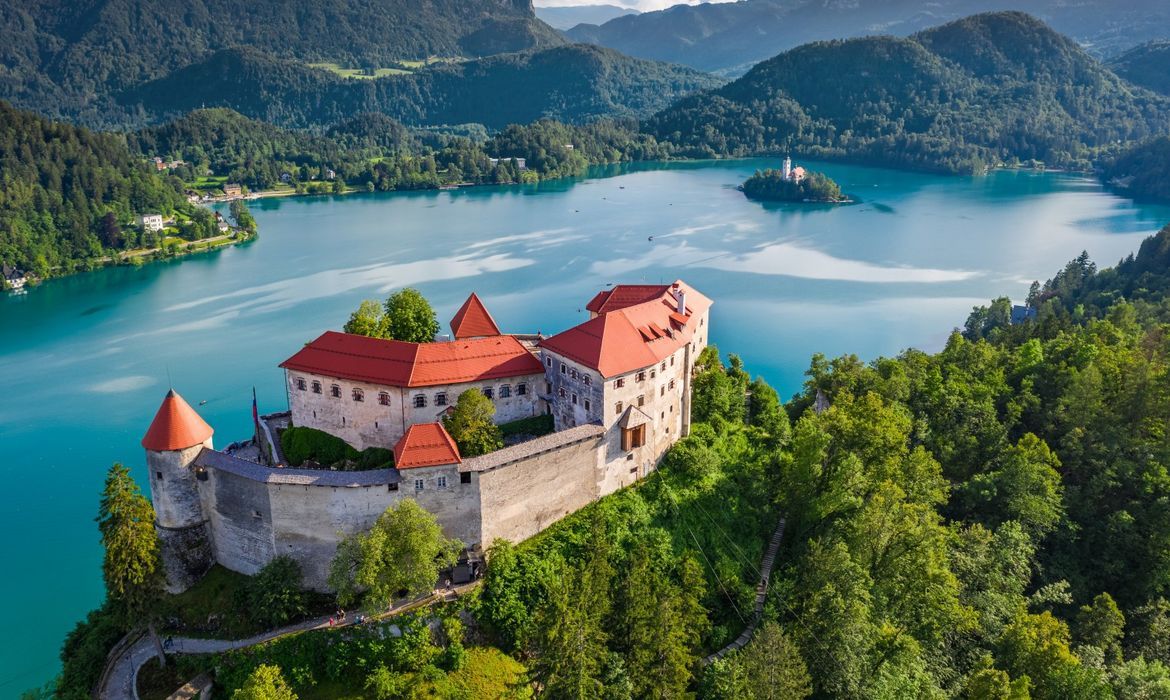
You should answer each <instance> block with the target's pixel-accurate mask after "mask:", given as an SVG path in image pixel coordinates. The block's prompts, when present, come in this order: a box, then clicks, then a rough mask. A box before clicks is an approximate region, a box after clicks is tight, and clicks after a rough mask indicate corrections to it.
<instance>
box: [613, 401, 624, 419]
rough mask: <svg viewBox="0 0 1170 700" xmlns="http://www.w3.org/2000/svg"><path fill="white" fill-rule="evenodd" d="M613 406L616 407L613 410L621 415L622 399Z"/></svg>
mask: <svg viewBox="0 0 1170 700" xmlns="http://www.w3.org/2000/svg"><path fill="white" fill-rule="evenodd" d="M613 408H614V411H613V412H614V413H616V414H618V415H619V416H620V415H621V414H622V402H621V401H618V402H617V404H616V405H614V407H613Z"/></svg>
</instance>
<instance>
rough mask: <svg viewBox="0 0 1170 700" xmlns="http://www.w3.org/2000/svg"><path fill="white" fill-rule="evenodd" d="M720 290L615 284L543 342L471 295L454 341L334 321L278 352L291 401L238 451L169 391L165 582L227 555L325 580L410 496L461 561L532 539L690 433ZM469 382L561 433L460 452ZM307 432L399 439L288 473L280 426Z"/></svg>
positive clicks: (162, 513)
mask: <svg viewBox="0 0 1170 700" xmlns="http://www.w3.org/2000/svg"><path fill="white" fill-rule="evenodd" d="M710 307H711V300H710V299H708V298H706V297H705V296H703V295H702V294H700V293H699V292H698V291H696V290H695V289H693V288H692V287H690V286H688V285H686V284H685V283H683V282H682V281H681V280H680V281H677V282H674V283H673V284H668V285H618V286H615V287H613V288H612V289H609V290H606V291H602V292H600V293H598V294H597V295H596V296H594V298H593V299H592V300H591V301H590V302H589V303H588V304H587V306H586V308H587V309H588V311H589V314H590V318H589V319H588V320H586V321H584V322H582V323H580V324H578V325H577V326H574V327H572V328H569V329H568V330H565V331H563V332H561V333H558V334H556V335H553V336H551V337H548V338H541V337H540V336H539V335H536V336H517V335H509V334H504V333H502V332H501V331H500V328H499V326H498V325H497V324H496V322H495V320H494V319H493V318H492V317H491V314H490V313H488V311H487V308H486V307H485V305H484V304H483V302H482V301H481V300H480V299H479V297H478V296H476V295H475V294H472V295H471V296H469V297H468V299H467V301H466V302H464V304H463V305H462V306H461V307H460V309H459V310H458V312H457V313H456V314H455V316H454V318H452V320H451V323H450V326H451V338H450V339H449V340H439V341H435V342H429V343H406V342H401V341H394V340H382V339H377V338H367V337H363V336H356V335H349V334H345V333H335V332H326V333H325V334H323V335H322V336H320V337H319V338H317V339H316V340H314V341H313V342H311V343H309V344H308V345H306V346H305V347H304V348H302V349H301V350H300V351H298V352H297V353H295V354H294V355H293V356H292V357H290V358H289V359H288V360H286V361H284V362H283V363H281V367H283V368H284V370H285V373H286V380H287V392H288V399H289V408H290V411H289V412H288V413H287V414H277V415H273V416H264V417H262V418H261V420H259V421H258V423H257V434H256V436H255V438H254V439H253V440H250V441H247V442H244V443H234V444H233V445H231V446H229V447H228V448H227V449H225V450H216V449H214V447H213V444H212V429H211V428H210V426H208V425H207V424H206V423H205V422H204V421H203V420H202V419H201V418H200V417H199V416H198V414H197V413H196V412H195V411H194V409H192V408H191V407H190V405H188V404H187V403H186V402H185V401H183V399H182V398H181V397H180V396H179V395H178V394H177V393H175V392H174V391H173V390H172V391H171V392H169V393H168V394H167V396H166V398H165V399H164V400H163V404H162V406H161V407H160V408H159V411H158V413H157V414H156V416H155V419H154V421H153V422H152V424H151V426H150V429H149V430H148V431H147V433H146V436H145V437H144V438H143V441H142V445H143V447H144V448H145V449H146V458H147V465H148V467H149V469H150V488H151V495H152V500H153V501H154V503H155V511H156V515H157V523H156V525H157V529H158V532H159V536H160V538H161V541H162V550H163V560H164V564H165V567H166V573H167V582H168V588H169V589H170V590H172V591H181V590H183V589H185V588H186V587H188V586H190V585H191V584H192V583H194V581H196V580H198V578H199V577H200V576H201V575H202V574H203V573H204V572H205V571H207V569H209V568H210V567H211V565H212V564H214V563H219V564H221V565H223V566H225V567H227V568H228V569H231V570H233V571H238V572H241V573H245V574H254V573H256V572H257V571H259V570H260V569H261V568H263V566H264V565H265V564H267V563H268V562H269V561H271V560H272V559H273V558H274V557H276V556H279V555H289V556H291V557H293V558H294V559H295V560H296V561H297V562H298V563H299V564H300V566H301V568H302V570H303V572H304V575H305V582H306V584H307V585H309V586H310V587H312V588H315V589H318V590H327V589H328V582H327V580H328V571H329V566H330V563H331V562H332V559H333V557H334V556H335V554H336V550H337V545H338V543H339V542H340V541H341V540H342V538H344V537H346V536H349V535H352V534H354V533H357V532H362V531H365V530H367V529H369V527H370V526H371V525H372V524H373V522H374V521H375V520H376V519H377V517H378V516H379V515H380V514H381V513H383V512H384V511H385V510H386V509H387V508H388V507H390V506H393V505H394V504H396V503H399V502H400V501H401V500H402V499H404V498H411V499H413V500H415V501H416V502H417V503H418V504H419V505H420V506H422V507H423V508H424V509H426V510H427V511H429V512H430V513H432V514H433V515H434V517H435V519H436V521H437V522H438V524H439V525H440V527H441V528H442V529H443V532H444V533H445V534H446V535H447V536H448V537H455V538H458V539H459V540H460V541H461V542H462V543H463V544H464V547H465V551H464V559H465V561H469V562H475V561H479V560H480V559H482V557H483V556H484V552H485V551H486V550H487V549H488V548H489V547H490V546H491V544H492V543H493V542H495V541H497V540H499V539H508V540H511V541H514V542H519V541H521V540H524V539H526V538H528V537H531V536H532V535H534V534H536V533H537V532H540V531H541V530H543V529H544V528H546V527H548V526H549V525H551V524H552V523H554V522H556V521H557V520H559V519H560V518H562V517H564V516H565V515H568V514H569V513H572V512H574V511H576V510H579V509H580V508H583V507H584V506H586V505H588V504H589V503H591V502H593V501H595V500H597V499H598V498H601V497H602V496H605V495H608V494H610V493H613V492H614V491H617V490H618V489H620V488H623V487H625V486H629V485H631V484H633V483H634V482H636V481H637V480H639V479H641V478H644V477H645V476H647V475H648V474H650V473H651V472H653V471H654V470H655V469H656V468H657V466H658V463H659V462H660V461H661V459H662V456H663V455H664V454H665V453H666V451H667V449H669V447H670V446H671V445H672V444H674V442H675V441H677V440H678V439H679V438H681V437H683V436H685V435H687V434H688V432H689V431H690V422H691V419H690V404H691V378H692V375H693V372H694V364H695V360H696V358H697V357H698V355H699V354H700V353H701V352H702V350H703V348H705V347H706V345H707V342H708V334H709V330H710V329H709V310H710ZM467 389H473V390H475V391H480V392H482V393H483V394H484V395H485V396H487V397H488V398H490V399H491V400H492V401H493V403H494V404H495V406H496V411H497V413H496V420H497V421H498V422H501V423H503V422H507V421H511V420H515V419H517V418H523V417H528V416H533V415H540V414H551V416H552V417H553V426H554V431H553V432H552V433H550V434H547V435H543V436H540V437H537V438H535V439H530V440H527V441H523V442H520V443H518V444H513V445H509V446H506V447H504V448H502V449H499V450H496V451H494V452H490V453H488V454H484V455H479V456H475V457H464V456H462V455H461V454H460V452H459V448H458V446H457V444H456V442H455V440H454V439H452V437H451V435H449V434H448V433H447V431H446V430H445V429H444V427H443V424H442V422H441V418H442V416H443V414H444V412H445V411H446V410H448V409H449V407H450V406H451V404H452V403H454V401H455V400H456V399H457V397H458V394H459V392H461V391H465V390H467ZM289 424H291V425H294V426H307V427H313V428H317V429H319V430H323V431H325V432H327V433H329V434H331V435H334V436H336V437H339V438H341V439H343V440H345V441H346V442H347V443H349V444H350V445H351V446H353V447H355V448H357V449H364V448H366V447H371V446H378V447H386V448H389V449H392V450H393V454H394V466H393V467H391V468H386V469H374V470H367V471H356V472H352V471H332V470H329V469H303V468H289V467H287V466H285V465H283V464H281V463H280V461H279V455H280V446H279V436H278V434H277V430H278V428H277V429H274V428H273V426H274V425H289Z"/></svg>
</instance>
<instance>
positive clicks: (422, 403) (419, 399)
mask: <svg viewBox="0 0 1170 700" xmlns="http://www.w3.org/2000/svg"><path fill="white" fill-rule="evenodd" d="M414 407H415V408H426V407H427V397H426V395H424V394H415V395H414Z"/></svg>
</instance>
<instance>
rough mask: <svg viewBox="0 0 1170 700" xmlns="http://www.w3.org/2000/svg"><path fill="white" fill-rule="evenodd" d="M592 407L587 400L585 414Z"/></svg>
mask: <svg viewBox="0 0 1170 700" xmlns="http://www.w3.org/2000/svg"><path fill="white" fill-rule="evenodd" d="M591 408H592V406H590V405H589V399H585V412H586V413H588V412H589V410H590V409H591Z"/></svg>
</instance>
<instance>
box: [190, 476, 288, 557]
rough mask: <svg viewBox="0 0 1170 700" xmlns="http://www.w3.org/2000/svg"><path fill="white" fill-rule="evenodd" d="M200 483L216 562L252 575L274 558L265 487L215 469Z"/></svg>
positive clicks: (267, 495) (267, 493)
mask: <svg viewBox="0 0 1170 700" xmlns="http://www.w3.org/2000/svg"><path fill="white" fill-rule="evenodd" d="M207 472H208V475H207V481H203V482H200V484H201V486H200V493H201V495H202V497H203V504H204V509H205V511H206V512H207V514H208V519H209V521H210V524H211V542H212V546H213V548H214V550H215V559H216V561H218V562H219V563H220V564H223V565H224V566H226V567H227V568H229V569H231V570H232V571H238V572H240V573H242V574H255V573H256V572H257V571H259V570H260V569H262V568H263V567H264V565H265V564H267V563H268V562H270V561H272V559H273V557H274V556H276V552H275V546H274V539H273V529H272V508H271V504H270V499H269V489H268V485H267V484H264V483H261V482H257V481H254V480H252V479H248V478H246V477H242V476H238V475H236V474H232V473H230V472H226V471H221V470H218V469H209V470H207Z"/></svg>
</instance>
